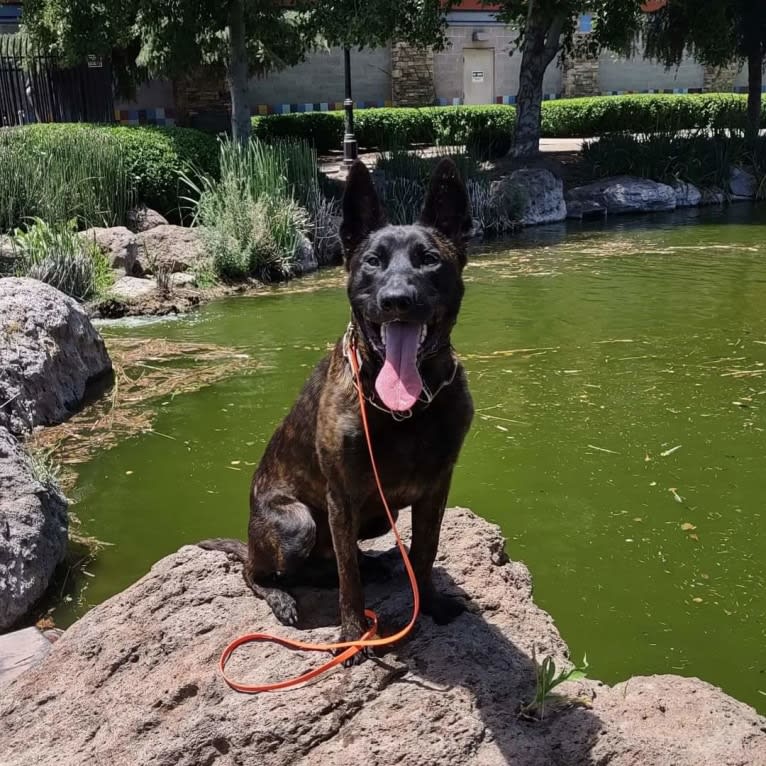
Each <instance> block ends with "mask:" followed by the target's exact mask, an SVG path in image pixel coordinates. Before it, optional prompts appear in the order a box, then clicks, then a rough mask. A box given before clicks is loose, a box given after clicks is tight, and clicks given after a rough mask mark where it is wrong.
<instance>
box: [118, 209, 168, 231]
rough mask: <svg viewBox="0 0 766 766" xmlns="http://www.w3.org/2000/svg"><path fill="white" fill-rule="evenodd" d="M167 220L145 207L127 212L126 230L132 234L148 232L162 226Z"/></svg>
mask: <svg viewBox="0 0 766 766" xmlns="http://www.w3.org/2000/svg"><path fill="white" fill-rule="evenodd" d="M167 222H168V219H167V218H165V216H164V215H160V214H159V213H158V212H157V211H156V210H152V209H151V208H150V207H146V206H145V205H142V206H139V207H134V208H131V209H130V210H128V228H129V229H130V230H131V231H133V232H136V233H138V232H141V231H149V229H153V228H155V227H156V226H164V225H165V224H167Z"/></svg>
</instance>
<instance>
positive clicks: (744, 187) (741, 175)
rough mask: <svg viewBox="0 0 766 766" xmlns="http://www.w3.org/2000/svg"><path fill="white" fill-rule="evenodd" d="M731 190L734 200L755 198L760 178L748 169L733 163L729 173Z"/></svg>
mask: <svg viewBox="0 0 766 766" xmlns="http://www.w3.org/2000/svg"><path fill="white" fill-rule="evenodd" d="M729 191H730V192H731V195H732V199H733V200H734V201H738V200H748V199H755V195H756V193H757V192H758V180H757V179H756V177H755V176H754V175H753V174H752V173H750V172H748V171H747V170H744V169H743V168H740V167H737V166H736V165H732V166H731V168H730V174H729Z"/></svg>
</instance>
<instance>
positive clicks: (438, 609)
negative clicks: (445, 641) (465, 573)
mask: <svg viewBox="0 0 766 766" xmlns="http://www.w3.org/2000/svg"><path fill="white" fill-rule="evenodd" d="M451 477H452V476H451V473H450V475H448V476H447V477H446V478H445V480H444V481H443V482H441V483H439V484H437V485H435V486H434V487H433V489H432V490H431V491H430V492H428V494H426V495H423V496H422V497H421V498H419V499H418V500H417V501H416V502H414V503H413V504H412V546H411V548H410V560H411V561H412V568H413V569H414V570H415V577H416V579H417V581H418V589H419V591H420V605H421V611H422V612H423V614H427V615H429V616H430V617H431V618H432V619H433V621H434V622H435V623H437V624H438V625H446V624H447V623H448V622H451V621H452V620H454V619H455V617H457V616H458V615H459V614H462V613H463V612H464V611H465V608H466V607H465V603H464V602H463V601H462V600H461V599H458V598H455V597H453V596H445V595H443V594H442V593H439V592H438V591H437V590H436V589H435V588H434V585H433V581H432V578H431V574H432V570H433V565H434V561H435V559H436V552H437V550H438V548H439V532H440V531H441V525H442V517H443V516H444V508H445V507H446V505H447V495H448V493H449V487H450V480H451Z"/></svg>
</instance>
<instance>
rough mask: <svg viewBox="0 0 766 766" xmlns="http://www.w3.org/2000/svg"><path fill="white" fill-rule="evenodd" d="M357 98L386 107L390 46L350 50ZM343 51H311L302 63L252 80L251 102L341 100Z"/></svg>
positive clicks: (389, 70)
mask: <svg viewBox="0 0 766 766" xmlns="http://www.w3.org/2000/svg"><path fill="white" fill-rule="evenodd" d="M351 82H352V88H353V96H354V101H356V102H363V103H370V104H374V105H376V106H383V105H384V103H385V102H387V101H390V100H391V50H390V48H388V47H385V48H376V49H367V50H364V51H352V52H351ZM343 90H344V85H343V51H342V50H341V49H340V48H332V49H331V50H329V51H322V52H317V53H313V54H311V55H310V56H309V57H308V59H307V60H306V61H305V62H303V63H302V64H298V65H297V66H294V67H291V68H289V69H285V70H283V71H281V72H276V73H275V74H272V75H269V76H268V77H265V78H263V79H254V80H252V81H251V82H250V102H251V104H252V105H253V110H254V111H256V110H257V109H256V107H257V106H258V105H263V104H268V105H269V106H274V107H278V106H281V105H283V104H287V105H289V104H296V105H297V104H301V105H302V104H316V103H332V102H336V103H342V101H343V97H344V93H343Z"/></svg>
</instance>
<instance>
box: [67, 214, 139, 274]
mask: <svg viewBox="0 0 766 766" xmlns="http://www.w3.org/2000/svg"><path fill="white" fill-rule="evenodd" d="M80 236H81V237H82V238H83V239H86V240H87V241H89V242H94V243H95V244H96V245H98V246H99V247H100V248H101V251H102V252H103V253H104V254H105V255H106V256H107V258H109V265H110V266H111V267H112V268H113V269H121V270H122V272H123V274H128V275H131V274H133V271H134V269H135V267H136V256H137V255H138V242H137V241H136V235H135V234H134V233H133V232H132V231H130V230H129V229H126V228H125V227H124V226H111V227H109V228H102V227H94V228H92V229H86V230H85V231H83V232H82V233H81V234H80Z"/></svg>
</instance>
